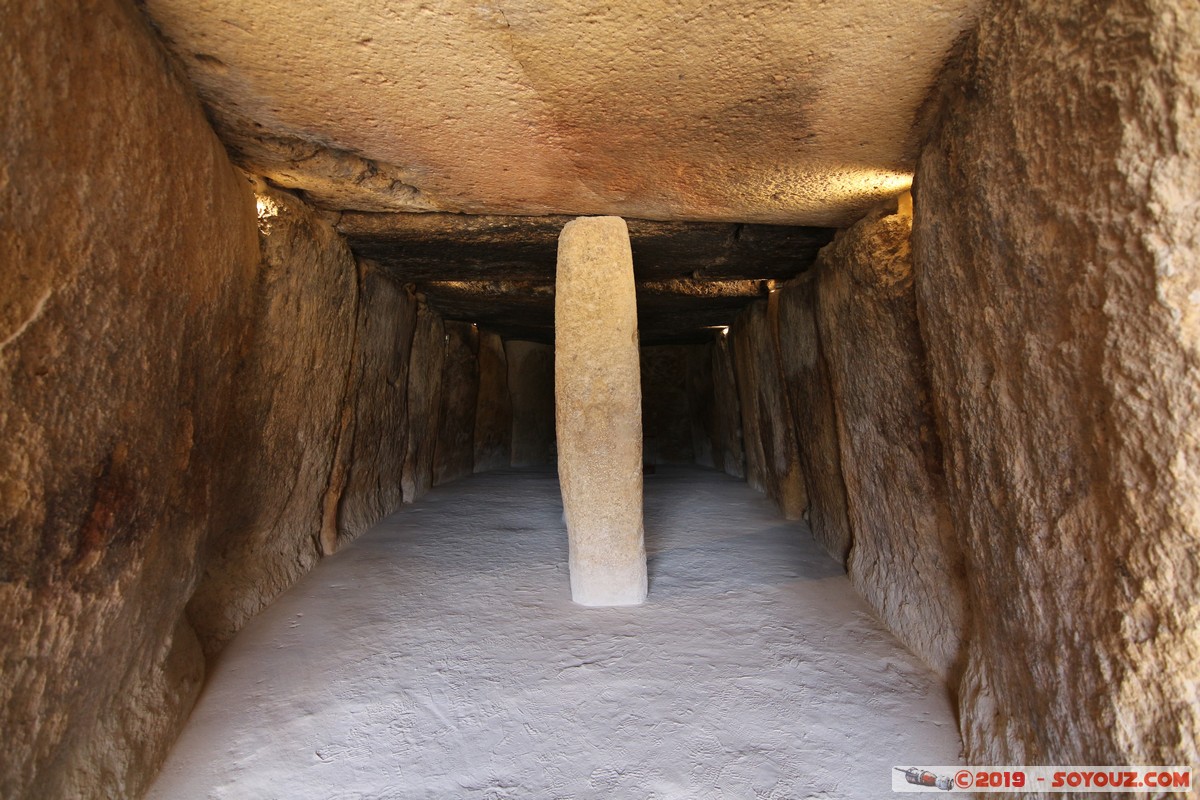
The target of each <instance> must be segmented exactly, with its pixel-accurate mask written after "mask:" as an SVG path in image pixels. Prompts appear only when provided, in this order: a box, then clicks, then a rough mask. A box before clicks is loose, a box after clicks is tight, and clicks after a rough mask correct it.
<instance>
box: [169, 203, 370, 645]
mask: <svg viewBox="0 0 1200 800" xmlns="http://www.w3.org/2000/svg"><path fill="white" fill-rule="evenodd" d="M259 197H260V201H259V202H260V204H262V207H263V211H262V213H261V220H260V224H259V232H260V233H259V242H260V249H261V254H262V255H261V261H260V264H259V270H258V277H257V286H256V287H255V290H254V291H253V292H252V296H253V297H254V298H255V315H254V316H255V321H254V325H253V329H252V331H253V332H252V339H251V341H250V342H249V345H248V349H247V352H246V354H245V356H244V357H243V358H242V359H241V362H240V364H239V366H238V370H237V373H236V376H235V377H234V378H233V384H234V386H235V387H236V388H237V393H238V394H237V412H236V416H235V419H238V420H241V421H242V422H241V423H240V428H241V430H240V433H239V435H240V437H241V438H242V443H241V444H240V446H239V447H237V448H236V449H234V450H232V452H231V453H230V456H229V460H228V461H227V462H226V463H225V464H224V470H225V475H226V476H227V480H225V482H224V491H223V492H222V497H221V501H220V502H219V503H216V504H214V505H215V508H214V521H213V532H212V536H211V538H210V539H209V544H208V547H207V555H206V564H205V568H204V573H203V577H202V578H201V580H200V582H199V584H198V585H197V587H196V592H195V594H194V595H193V597H192V599H191V600H190V602H189V603H188V607H187V610H188V619H189V620H190V622H191V623H192V625H193V626H194V627H195V629H196V633H197V634H198V635H199V637H200V641H201V643H202V644H203V646H204V649H205V652H207V653H209V654H212V653H215V652H216V651H217V650H219V649H220V648H221V647H222V646H223V645H224V644H225V642H227V641H228V640H229V639H230V638H231V637H232V636H233V635H234V634H235V633H236V632H237V631H238V630H239V629H241V627H242V625H243V624H244V623H245V621H246V620H247V619H248V618H249V617H251V616H253V615H254V614H256V613H257V612H258V611H259V610H260V609H262V608H263V607H264V606H265V605H266V604H267V603H269V602H271V600H273V599H274V598H275V597H276V596H278V595H279V593H280V592H282V591H283V590H284V589H286V588H287V587H288V586H290V585H291V584H292V583H293V582H295V580H296V579H297V578H298V577H300V576H301V575H303V574H304V573H305V572H307V571H308V570H309V569H311V568H312V566H313V565H314V564H315V563H316V562H317V560H318V559H319V558H320V555H321V552H320V547H319V537H320V528H321V523H322V518H321V515H320V514H319V513H317V509H316V504H315V503H314V499H315V498H320V497H321V496H322V494H323V493H324V491H325V489H326V487H327V486H328V485H329V482H330V478H331V471H332V470H333V467H334V463H335V460H336V459H335V456H336V451H337V445H338V438H339V436H340V419H341V411H342V404H343V403H344V402H345V399H346V395H347V391H348V382H349V381H350V379H351V376H350V374H349V372H348V369H347V367H348V365H349V364H350V363H351V360H352V354H353V348H354V340H355V335H354V326H355V313H356V306H357V305H358V270H357V267H356V266H355V263H354V257H353V256H352V255H351V254H350V250H349V248H347V247H346V244H345V242H344V241H342V239H341V237H340V236H338V234H337V233H336V232H335V231H334V230H333V228H332V226H331V225H329V223H327V222H325V221H324V220H322V219H321V218H320V217H318V216H317V215H316V214H314V213H313V211H312V210H311V209H309V208H308V207H307V206H306V205H305V204H304V203H302V202H301V201H300V200H298V199H296V198H294V197H291V196H290V195H287V194H284V193H282V192H272V191H269V190H266V189H265V188H262V189H260V195H259Z"/></svg>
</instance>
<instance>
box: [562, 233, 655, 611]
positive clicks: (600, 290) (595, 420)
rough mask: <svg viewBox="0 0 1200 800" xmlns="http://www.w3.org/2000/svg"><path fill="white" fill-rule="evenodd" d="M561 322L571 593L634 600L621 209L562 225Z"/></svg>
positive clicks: (632, 325)
mask: <svg viewBox="0 0 1200 800" xmlns="http://www.w3.org/2000/svg"><path fill="white" fill-rule="evenodd" d="M554 329H555V330H554V336H555V345H554V399H555V411H556V413H555V417H556V420H557V424H558V475H559V480H560V481H561V483H562V496H563V510H564V513H565V517H566V521H567V535H568V539H569V542H570V568H571V597H572V599H573V600H574V601H575V602H576V603H580V604H581V605H585V606H624V605H637V604H639V603H641V602H642V601H643V600H645V599H646V547H645V543H644V541H643V534H642V417H641V413H642V398H641V395H642V391H641V375H640V370H639V364H638V336H637V304H636V301H635V299H634V290H633V255H632V253H631V252H630V249H629V231H628V230H627V229H626V227H625V221H624V220H623V219H621V218H620V217H584V218H580V219H577V220H574V221H572V222H569V223H567V225H566V226H565V227H564V228H563V231H562V234H561V235H560V236H559V239H558V277H557V285H556V288H555V299H554Z"/></svg>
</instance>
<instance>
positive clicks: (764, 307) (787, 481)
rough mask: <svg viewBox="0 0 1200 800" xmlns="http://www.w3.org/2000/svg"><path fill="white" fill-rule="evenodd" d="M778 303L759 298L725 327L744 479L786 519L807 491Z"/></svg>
mask: <svg viewBox="0 0 1200 800" xmlns="http://www.w3.org/2000/svg"><path fill="white" fill-rule="evenodd" d="M778 313H779V312H778V304H777V302H776V300H775V295H774V294H772V296H771V299H770V301H766V302H764V301H759V302H757V303H754V304H753V305H751V306H750V308H748V309H746V310H745V311H743V312H742V313H741V314H740V315H739V316H738V318H737V319H736V320H735V321H734V324H733V326H732V327H731V328H730V333H729V337H730V338H731V339H732V340H733V348H734V359H733V367H734V372H735V374H736V375H737V389H738V397H739V403H740V407H741V411H742V432H743V440H742V441H743V443H744V447H745V450H746V480H747V481H748V482H749V483H750V485H751V486H753V487H754V488H756V489H758V490H759V491H760V492H764V493H765V494H766V495H767V496H768V497H770V498H771V500H772V501H773V502H774V503H775V505H777V506H778V507H779V510H780V511H781V512H782V513H783V516H784V517H785V518H786V519H800V518H801V517H802V516H803V515H804V510H805V509H806V508H807V507H808V493H807V490H806V488H805V485H804V476H803V474H802V473H801V470H800V454H799V452H798V451H797V447H796V432H795V431H794V430H793V423H792V409H791V403H790V401H789V400H788V396H787V392H786V391H785V389H784V386H783V373H782V365H781V363H780V359H779V345H778V339H777V337H776V328H777V325H778Z"/></svg>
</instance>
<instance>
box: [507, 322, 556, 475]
mask: <svg viewBox="0 0 1200 800" xmlns="http://www.w3.org/2000/svg"><path fill="white" fill-rule="evenodd" d="M504 352H505V356H506V359H507V361H508V393H509V397H510V398H511V399H512V466H514V467H531V466H536V465H538V464H553V463H554V456H555V443H554V348H553V347H552V346H551V345H548V344H538V343H537V342H526V341H521V340H519V339H517V340H511V341H507V342H505V343H504Z"/></svg>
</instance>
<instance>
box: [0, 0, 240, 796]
mask: <svg viewBox="0 0 1200 800" xmlns="http://www.w3.org/2000/svg"><path fill="white" fill-rule="evenodd" d="M3 16H4V23H3V25H4V33H3V34H2V35H0V62H2V63H3V64H4V67H3V73H4V77H3V78H2V79H0V130H3V131H4V135H3V136H2V137H0V165H2V166H0V442H3V445H2V446H0V675H3V681H0V731H3V738H4V743H3V749H4V754H3V757H2V758H0V761H2V763H3V766H2V767H0V796H3V797H5V798H7V799H8V800H22V799H23V798H30V799H31V800H32V799H33V798H36V799H37V800H54V799H56V798H66V797H70V798H108V797H134V796H137V795H139V794H140V793H141V791H142V790H143V788H144V787H145V785H146V783H147V781H148V779H149V777H150V776H151V775H152V774H153V771H154V769H155V768H156V767H157V765H158V763H159V761H160V759H161V758H162V756H163V754H164V752H165V750H166V748H167V746H168V744H169V742H170V741H171V740H172V739H173V738H174V735H175V732H176V730H177V728H178V726H179V724H180V723H181V722H182V720H183V719H184V717H185V716H186V714H187V712H188V710H189V709H190V708H191V704H192V702H193V700H194V698H195V696H196V693H197V692H198V691H199V688H200V681H201V679H202V675H203V659H202V657H201V655H200V650H199V647H198V645H197V642H196V638H195V634H194V633H193V632H192V630H191V629H190V628H189V627H188V626H187V624H186V623H183V622H181V620H182V614H183V607H184V603H185V602H186V600H187V597H188V594H189V593H190V591H191V589H192V587H193V586H194V585H195V581H196V579H197V577H198V570H199V559H198V554H199V553H200V552H201V550H202V545H203V541H204V539H205V537H206V536H207V534H208V531H209V525H210V519H209V513H210V510H211V508H212V506H213V504H214V502H216V499H217V498H219V497H220V496H221V489H222V487H223V486H224V485H225V484H224V481H223V478H222V475H223V471H224V469H225V456H226V454H227V453H228V452H229V451H230V449H231V448H234V447H237V446H240V443H241V439H242V437H243V436H244V433H245V432H244V430H243V429H242V426H241V425H240V424H239V421H238V420H237V418H236V411H235V409H236V403H235V399H236V391H237V386H236V385H235V384H234V382H233V380H232V376H233V374H234V369H235V366H236V364H237V361H238V359H239V358H240V356H241V353H242V350H243V347H244V346H245V345H246V344H247V333H248V331H249V321H250V319H251V315H252V312H253V305H254V291H253V288H254V286H255V272H256V265H257V264H258V260H259V250H258V235H257V233H256V231H255V229H254V199H253V196H252V195H251V192H250V190H249V186H248V185H247V184H246V182H245V180H244V179H243V178H242V177H241V176H240V175H239V174H238V173H237V172H236V171H235V170H234V169H233V167H232V166H231V165H230V164H229V162H228V160H227V159H226V156H225V153H224V150H223V149H222V147H221V145H220V143H219V142H218V141H217V140H216V137H214V136H213V134H212V131H211V130H210V129H209V127H208V125H207V124H206V122H205V119H204V114H203V112H202V110H201V108H200V106H199V103H197V102H196V100H195V98H194V97H193V95H192V93H191V90H190V89H189V88H187V87H186V86H185V85H184V84H183V83H182V82H181V81H179V80H177V79H176V77H175V73H174V72H173V71H172V68H171V64H170V62H169V61H168V59H167V58H166V57H165V56H164V54H163V53H162V52H161V51H160V49H159V47H158V45H157V44H156V42H155V40H154V37H153V35H152V33H151V32H150V30H149V28H148V27H147V26H146V25H145V23H144V21H143V20H142V19H141V18H140V17H139V16H138V14H137V11H136V10H135V9H134V8H133V6H132V4H129V3H124V2H116V0H88V1H87V2H85V3H82V4H66V3H40V2H29V1H28V0H14V2H11V3H7V4H6V6H5V9H4V14H3Z"/></svg>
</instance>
